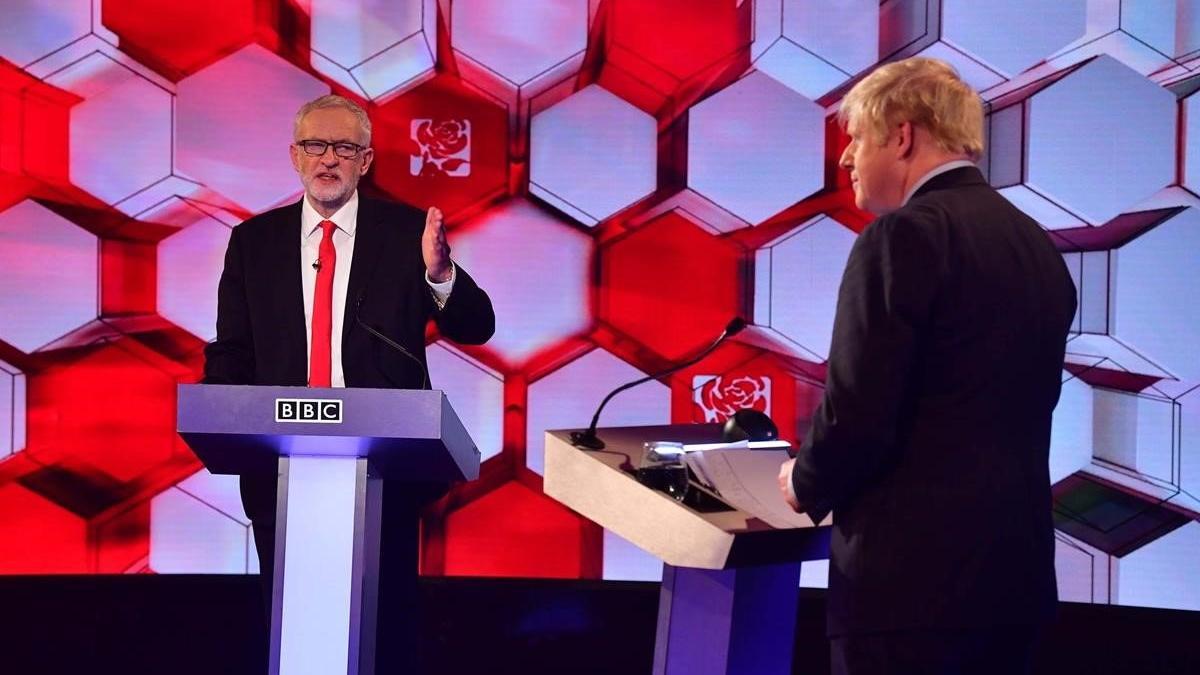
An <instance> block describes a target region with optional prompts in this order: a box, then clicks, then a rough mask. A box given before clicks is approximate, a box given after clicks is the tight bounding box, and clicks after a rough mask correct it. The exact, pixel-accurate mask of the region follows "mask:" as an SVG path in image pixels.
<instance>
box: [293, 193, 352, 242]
mask: <svg viewBox="0 0 1200 675" xmlns="http://www.w3.org/2000/svg"><path fill="white" fill-rule="evenodd" d="M300 201H302V202H303V203H304V205H303V206H301V207H300V238H301V239H307V238H308V237H309V235H311V234H312V233H313V232H314V231H316V230H318V229H320V226H321V221H322V220H326V218H325V217H323V216H322V215H321V214H319V213H317V210H316V209H314V208H313V205H312V204H311V203H310V202H309V201H308V195H307V194H306V195H304V197H303V198H302V199H301V200H300ZM328 220H332V221H333V224H334V225H337V227H338V229H339V230H341V231H343V232H345V233H346V234H348V235H350V236H351V237H353V236H354V227H355V225H356V224H358V190H355V191H354V193H353V194H351V195H350V199H349V200H348V201H347V202H346V203H345V204H342V208H340V209H338V210H337V211H335V212H334V214H333V215H332V216H330V217H329V218H328Z"/></svg>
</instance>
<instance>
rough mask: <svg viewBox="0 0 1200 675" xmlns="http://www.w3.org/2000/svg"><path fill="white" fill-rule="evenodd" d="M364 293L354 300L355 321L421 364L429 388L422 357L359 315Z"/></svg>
mask: <svg viewBox="0 0 1200 675" xmlns="http://www.w3.org/2000/svg"><path fill="white" fill-rule="evenodd" d="M314 264H315V263H314ZM364 295H366V291H359V293H358V299H357V300H355V301H354V322H355V323H357V324H358V325H359V326H362V327H363V329H365V330H366V331H367V332H368V333H370V334H371V335H374V336H375V337H377V338H379V339H380V340H381V341H383V344H385V345H387V346H389V347H391V348H392V349H395V350H396V351H398V352H400V353H401V354H403V355H405V356H407V357H408V358H410V359H412V361H413V363H416V364H417V365H418V366H420V367H421V388H422V389H425V388H427V387H428V386H429V371H428V370H426V369H425V364H424V363H423V362H422V361H421V359H418V358H417V357H415V356H413V353H412V352H410V351H408V350H407V349H405V348H404V345H402V344H400V343H399V342H396V341H395V340H393V339H391V338H390V337H388V336H386V335H384V334H383V333H381V332H379V331H378V330H376V329H375V328H374V327H372V326H371V325H369V324H368V323H367V322H366V321H363V320H362V317H361V316H359V312H360V311H361V310H362V301H363V296H364Z"/></svg>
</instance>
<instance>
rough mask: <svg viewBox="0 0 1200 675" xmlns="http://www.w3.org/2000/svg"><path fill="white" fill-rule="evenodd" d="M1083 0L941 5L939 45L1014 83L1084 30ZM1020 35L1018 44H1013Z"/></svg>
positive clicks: (963, 0)
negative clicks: (1014, 37) (1016, 76)
mask: <svg viewBox="0 0 1200 675" xmlns="http://www.w3.org/2000/svg"><path fill="white" fill-rule="evenodd" d="M1087 4H1088V3H1087V0H1055V1H1054V2H1045V1H1044V0H1008V1H1006V2H978V1H977V0H942V39H943V40H945V41H946V42H947V43H948V44H950V45H951V46H953V47H955V48H956V49H959V50H960V51H962V52H963V53H965V54H968V55H970V56H973V57H975V58H976V59H978V60H979V61H981V62H983V63H985V64H987V65H988V66H989V67H990V68H991V69H992V70H994V71H996V72H997V73H999V74H1000V75H1002V76H1004V77H1013V76H1014V75H1016V74H1018V73H1020V72H1021V71H1023V70H1025V69H1027V68H1029V67H1030V66H1033V65H1035V64H1037V63H1039V62H1041V61H1042V60H1044V59H1045V58H1046V57H1047V56H1049V55H1051V54H1053V53H1055V52H1056V51H1058V50H1059V49H1062V48H1063V47H1065V46H1066V45H1068V44H1070V43H1071V42H1072V41H1073V40H1076V39H1077V38H1079V37H1080V36H1082V35H1083V34H1084V31H1085V30H1086V29H1087ZM1014 35H1020V36H1021V37H1020V39H1019V40H1015V39H1013V36H1014Z"/></svg>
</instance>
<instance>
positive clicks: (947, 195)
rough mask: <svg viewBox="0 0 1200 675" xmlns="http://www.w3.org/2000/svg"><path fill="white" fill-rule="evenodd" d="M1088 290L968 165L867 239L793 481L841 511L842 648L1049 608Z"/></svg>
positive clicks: (836, 552)
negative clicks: (884, 634) (849, 638)
mask: <svg viewBox="0 0 1200 675" xmlns="http://www.w3.org/2000/svg"><path fill="white" fill-rule="evenodd" d="M1074 312H1075V287H1074V285H1073V284H1072V282H1071V278H1070V276H1069V274H1068V272H1067V268H1066V265H1065V264H1064V262H1063V260H1062V257H1061V256H1060V255H1059V253H1058V252H1057V251H1056V250H1055V248H1054V247H1053V245H1052V244H1051V242H1050V240H1049V238H1048V237H1047V236H1046V234H1045V233H1044V232H1043V231H1042V229H1041V228H1040V227H1039V226H1038V224H1037V223H1036V222H1034V221H1033V220H1032V219H1031V218H1029V217H1028V216H1026V215H1025V214H1023V213H1021V212H1020V211H1019V210H1017V209H1016V208H1015V207H1013V206H1012V205H1011V204H1009V203H1008V201H1006V200H1005V199H1004V198H1003V197H1001V196H1000V195H999V194H998V193H997V192H996V191H995V190H993V189H992V188H991V187H990V186H988V184H987V183H986V181H985V180H984V179H983V176H982V175H981V174H980V173H979V171H978V170H977V169H975V168H973V167H971V168H962V169H955V170H952V171H949V172H946V173H944V174H941V175H939V176H936V177H934V178H933V179H932V180H930V181H929V182H928V183H926V184H925V185H924V186H922V187H921V189H920V190H918V191H917V193H916V194H915V195H914V196H913V198H912V199H911V200H910V201H909V202H908V203H907V204H906V205H905V206H904V207H902V208H900V209H899V210H897V211H895V212H893V213H890V214H888V215H886V216H883V217H881V218H879V219H877V220H876V221H875V222H873V223H872V224H871V225H869V226H868V227H867V229H866V230H865V231H864V232H863V233H862V235H861V236H859V238H858V240H857V241H856V242H855V244H854V247H853V249H852V250H851V253H850V258H849V260H848V261H847V263H846V271H845V274H844V276H843V279H842V285H841V289H840V290H839V292H838V304H837V315H836V319H835V321H834V329H833V342H832V345H831V349H830V354H829V371H828V378H827V381H826V389H825V395H824V399H823V401H822V403H821V405H820V407H819V408H818V410H817V412H816V415H815V418H814V420H813V424H812V427H811V428H810V429H809V432H808V435H807V437H806V438H805V440H804V442H803V444H802V445H801V447H800V448H799V450H798V454H797V461H796V465H795V469H794V470H793V473H792V484H793V487H794V488H795V491H796V495H797V497H798V498H799V500H800V503H801V505H802V506H803V507H804V508H805V510H806V511H807V512H808V514H809V515H810V516H811V517H812V518H813V520H819V519H821V518H823V517H824V516H825V515H826V514H828V513H829V512H830V511H831V510H832V511H833V520H834V524H833V533H832V541H831V564H830V568H829V624H828V629H829V633H830V635H835V636H836V635H845V634H855V633H866V632H875V631H890V630H903V629H913V628H954V627H985V626H989V625H1006V624H1030V623H1036V622H1038V621H1040V620H1042V619H1043V618H1045V617H1046V615H1047V614H1048V613H1049V612H1051V611H1052V610H1053V606H1054V603H1055V601H1056V588H1055V580H1054V539H1053V530H1052V526H1051V514H1050V479H1049V468H1048V455H1049V445H1050V416H1051V412H1052V411H1053V410H1054V406H1055V405H1056V403H1057V401H1058V395H1059V389H1060V383H1061V373H1062V364H1063V352H1064V348H1065V343H1066V337H1067V331H1068V328H1069V326H1070V323H1071V321H1072V318H1073V316H1074Z"/></svg>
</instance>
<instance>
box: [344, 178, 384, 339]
mask: <svg viewBox="0 0 1200 675" xmlns="http://www.w3.org/2000/svg"><path fill="white" fill-rule="evenodd" d="M382 218H383V214H382V213H381V209H380V208H379V204H378V202H375V201H373V200H370V199H364V198H360V200H359V203H358V223H357V224H356V225H355V231H354V256H353V258H352V260H351V261H350V280H349V282H348V283H347V284H346V310H345V314H344V316H343V317H342V344H345V342H346V336H347V335H349V334H350V327H351V326H352V325H354V324H355V323H356V321H355V320H356V316H357V315H356V312H357V310H358V303H359V300H360V299H361V298H362V296H363V294H364V292H365V291H366V290H367V282H368V281H369V280H370V278H371V275H372V273H373V272H374V271H375V264H376V263H377V262H378V261H379V251H380V249H382V248H383V246H384V243H385V240H386V238H387V230H386V229H385V228H386V224H385V223H384V222H383V220H382Z"/></svg>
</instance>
